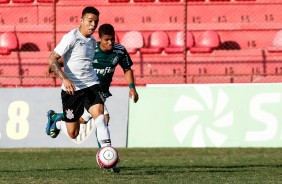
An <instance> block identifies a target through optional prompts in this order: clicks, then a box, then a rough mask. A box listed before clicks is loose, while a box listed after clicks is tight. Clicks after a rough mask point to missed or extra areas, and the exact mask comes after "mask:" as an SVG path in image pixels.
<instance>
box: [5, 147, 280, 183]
mask: <svg viewBox="0 0 282 184" xmlns="http://www.w3.org/2000/svg"><path fill="white" fill-rule="evenodd" d="M96 151H97V149H45V148H44V149H0V183H1V184H2V183H21V184H25V183H36V184H38V183H41V184H42V183H56V184H58V183H71V184H73V183H78V184H84V183H98V184H100V183H122V184H125V183H132V184H135V183H140V184H150V183H161V184H172V183H177V184H180V183H201V184H205V183H217V184H218V183H232V184H233V183H240V184H241V183H281V182H282V154H281V153H282V148H281V149H280V148H279V149H278V148H275V149H274V148H273V149H270V148H261V149H260V148H230V149H229V148H228V149H227V148H226V149H215V148H203V149H196V148H195V149H193V148H150V149H149V148H148V149H141V148H140V149H121V148H118V151H119V154H120V159H121V162H120V168H121V172H120V173H119V174H114V173H110V172H106V171H102V170H100V169H99V168H98V166H97V163H96V160H95V154H96Z"/></svg>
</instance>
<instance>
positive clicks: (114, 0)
mask: <svg viewBox="0 0 282 184" xmlns="http://www.w3.org/2000/svg"><path fill="white" fill-rule="evenodd" d="M109 2H110V3H129V2H130V0H109Z"/></svg>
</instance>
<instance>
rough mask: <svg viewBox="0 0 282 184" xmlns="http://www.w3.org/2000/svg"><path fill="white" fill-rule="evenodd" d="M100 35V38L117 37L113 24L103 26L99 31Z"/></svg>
mask: <svg viewBox="0 0 282 184" xmlns="http://www.w3.org/2000/svg"><path fill="white" fill-rule="evenodd" d="M98 33H99V37H100V38H101V37H102V36H103V35H111V36H115V29H114V26H112V25H111V24H102V25H101V26H100V27H99V29H98Z"/></svg>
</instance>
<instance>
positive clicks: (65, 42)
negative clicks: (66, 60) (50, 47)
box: [54, 34, 75, 56]
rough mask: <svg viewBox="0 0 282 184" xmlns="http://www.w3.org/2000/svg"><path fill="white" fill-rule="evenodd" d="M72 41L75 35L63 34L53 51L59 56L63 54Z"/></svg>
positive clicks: (71, 44)
mask: <svg viewBox="0 0 282 184" xmlns="http://www.w3.org/2000/svg"><path fill="white" fill-rule="evenodd" d="M74 42H75V36H72V35H71V34H66V35H64V36H63V38H62V40H61V41H60V42H59V44H58V45H57V46H56V47H55V49H54V51H55V52H57V53H58V54H59V55H60V56H63V55H64V54H65V53H66V52H67V51H68V50H69V49H70V48H71V47H72V46H73V45H74Z"/></svg>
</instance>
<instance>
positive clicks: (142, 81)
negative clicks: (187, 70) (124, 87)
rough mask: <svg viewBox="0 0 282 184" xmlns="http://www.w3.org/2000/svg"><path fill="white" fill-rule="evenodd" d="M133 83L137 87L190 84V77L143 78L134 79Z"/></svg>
mask: <svg viewBox="0 0 282 184" xmlns="http://www.w3.org/2000/svg"><path fill="white" fill-rule="evenodd" d="M135 81H136V83H137V84H138V85H143V86H144V85H147V84H192V77H190V76H189V77H187V79H185V77H184V76H154V77H150V76H144V77H140V76H137V77H135Z"/></svg>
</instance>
